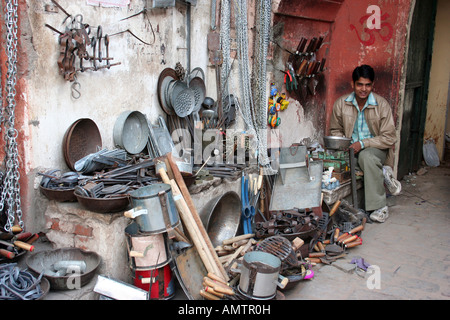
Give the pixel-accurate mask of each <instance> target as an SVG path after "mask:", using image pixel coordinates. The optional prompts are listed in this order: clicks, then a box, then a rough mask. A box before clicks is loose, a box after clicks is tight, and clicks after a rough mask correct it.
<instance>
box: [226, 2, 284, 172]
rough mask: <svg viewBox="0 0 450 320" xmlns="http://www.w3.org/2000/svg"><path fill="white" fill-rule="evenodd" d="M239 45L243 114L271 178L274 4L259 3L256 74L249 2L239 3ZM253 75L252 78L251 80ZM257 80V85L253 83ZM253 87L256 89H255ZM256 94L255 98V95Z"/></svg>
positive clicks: (237, 23) (259, 160)
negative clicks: (268, 86)
mask: <svg viewBox="0 0 450 320" xmlns="http://www.w3.org/2000/svg"><path fill="white" fill-rule="evenodd" d="M234 3H235V16H236V38H237V39H236V41H237V53H238V58H239V80H240V93H241V97H242V101H243V104H242V105H241V107H240V108H239V112H240V113H241V115H242V118H243V119H244V122H245V124H246V127H247V130H248V133H249V134H253V135H254V137H255V144H256V147H257V156H258V162H259V164H260V165H261V166H263V167H264V169H265V172H266V173H267V174H274V173H276V171H275V170H274V169H272V167H271V164H270V160H269V157H268V153H267V97H266V82H267V81H266V69H267V68H266V63H267V61H266V59H267V58H266V57H267V48H268V44H269V33H270V21H271V6H272V3H271V0H261V1H256V5H257V15H256V17H257V18H256V19H257V21H256V30H257V36H256V39H255V40H256V42H255V43H256V44H255V59H254V63H253V72H251V70H250V60H249V55H248V25H247V1H246V0H235V1H234ZM250 75H252V76H250ZM251 79H253V83H252V80H251ZM252 84H253V85H252ZM252 92H253V93H254V94H252Z"/></svg>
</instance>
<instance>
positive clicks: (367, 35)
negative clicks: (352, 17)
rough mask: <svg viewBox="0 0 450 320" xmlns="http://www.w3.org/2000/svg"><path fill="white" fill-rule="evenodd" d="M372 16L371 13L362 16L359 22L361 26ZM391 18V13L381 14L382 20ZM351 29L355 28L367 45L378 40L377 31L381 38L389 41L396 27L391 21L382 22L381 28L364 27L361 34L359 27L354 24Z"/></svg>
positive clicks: (357, 34) (360, 38)
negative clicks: (393, 26)
mask: <svg viewBox="0 0 450 320" xmlns="http://www.w3.org/2000/svg"><path fill="white" fill-rule="evenodd" d="M370 16H371V14H367V15H364V16H362V17H361V18H360V19H359V23H360V24H361V26H363V27H364V25H365V23H366V21H367V19H368V18H369V17H370ZM388 18H389V14H388V13H385V14H383V15H381V21H384V20H387V19H388ZM350 30H352V31H353V30H354V31H355V33H356V36H357V37H358V39H359V42H361V43H362V44H363V45H365V46H371V45H373V44H374V43H375V41H376V35H375V33H378V35H379V36H380V38H381V40H383V41H389V40H391V38H392V35H393V34H394V28H392V25H391V24H390V23H389V22H381V27H380V29H369V28H366V27H364V28H363V31H362V32H361V35H360V34H359V31H358V28H357V27H356V26H355V25H354V24H350Z"/></svg>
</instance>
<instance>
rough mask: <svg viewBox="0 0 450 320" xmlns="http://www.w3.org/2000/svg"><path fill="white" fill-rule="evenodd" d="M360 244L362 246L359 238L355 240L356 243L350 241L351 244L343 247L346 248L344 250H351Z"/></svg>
mask: <svg viewBox="0 0 450 320" xmlns="http://www.w3.org/2000/svg"><path fill="white" fill-rule="evenodd" d="M361 244H362V239H361V238H359V239H358V240H356V241H352V242H350V243H347V244H346V245H345V247H346V248H353V247H356V246H359V245H361Z"/></svg>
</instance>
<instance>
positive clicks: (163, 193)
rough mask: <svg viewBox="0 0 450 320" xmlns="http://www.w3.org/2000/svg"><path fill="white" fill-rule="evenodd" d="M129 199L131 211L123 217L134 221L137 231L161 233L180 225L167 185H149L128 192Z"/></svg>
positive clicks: (170, 191) (169, 188)
mask: <svg viewBox="0 0 450 320" xmlns="http://www.w3.org/2000/svg"><path fill="white" fill-rule="evenodd" d="M130 197H131V204H132V207H133V209H132V210H130V211H127V212H125V216H127V217H129V218H134V219H135V221H136V223H137V225H138V226H139V231H141V232H148V233H162V232H166V231H167V228H168V227H169V226H170V227H172V228H175V227H176V226H178V225H179V224H180V218H179V216H178V211H177V208H176V206H175V201H174V200H173V196H172V189H171V187H170V185H169V184H166V183H155V184H151V185H149V186H145V187H142V188H139V189H136V190H134V191H132V192H130Z"/></svg>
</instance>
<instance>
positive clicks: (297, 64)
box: [285, 37, 326, 98]
mask: <svg viewBox="0 0 450 320" xmlns="http://www.w3.org/2000/svg"><path fill="white" fill-rule="evenodd" d="M323 39H324V38H323V37H313V38H312V39H310V40H309V44H308V39H307V38H304V37H302V38H301V40H300V42H299V44H298V46H297V50H296V51H295V53H292V54H291V55H290V57H289V60H288V62H287V66H288V70H287V71H285V83H286V89H287V90H288V91H292V90H294V89H295V90H297V89H299V92H300V93H301V96H302V98H306V97H307V95H308V94H311V95H313V96H314V95H315V94H316V87H317V85H318V84H319V80H318V79H317V77H318V75H319V74H320V73H322V72H323V71H324V67H325V62H326V59H325V58H322V59H321V60H320V59H318V58H317V57H316V52H317V51H318V50H319V49H320V46H321V45H322V43H323ZM307 44H308V45H307ZM297 78H298V79H299V80H297ZM298 83H300V88H298Z"/></svg>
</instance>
